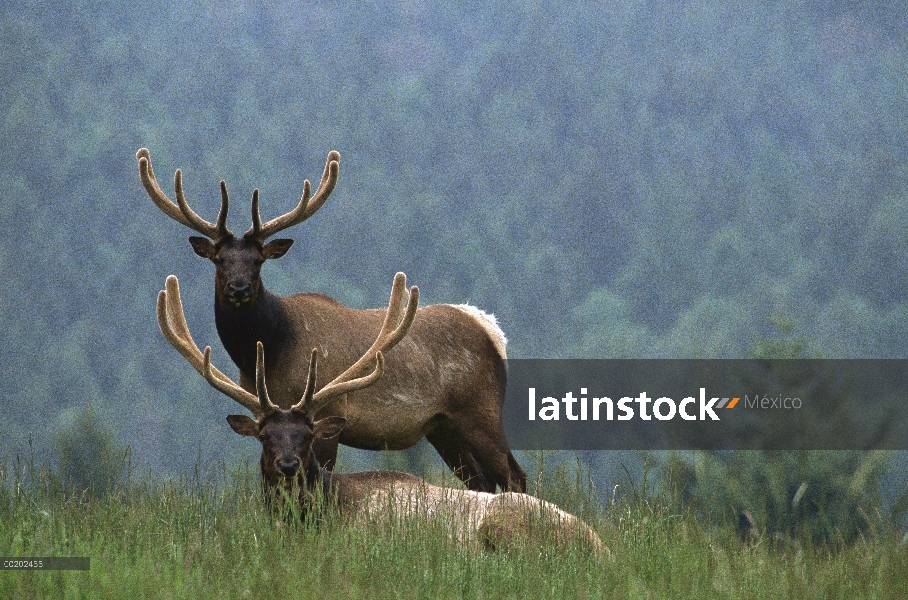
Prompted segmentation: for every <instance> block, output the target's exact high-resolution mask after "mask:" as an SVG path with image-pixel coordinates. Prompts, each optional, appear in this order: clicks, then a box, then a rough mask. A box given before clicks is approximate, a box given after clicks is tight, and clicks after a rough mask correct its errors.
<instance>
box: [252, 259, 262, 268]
mask: <svg viewBox="0 0 908 600" xmlns="http://www.w3.org/2000/svg"><path fill="white" fill-rule="evenodd" d="M252 264H254V265H255V266H257V267H261V266H262V265H263V264H265V259H264V258H254V259H253V260H252Z"/></svg>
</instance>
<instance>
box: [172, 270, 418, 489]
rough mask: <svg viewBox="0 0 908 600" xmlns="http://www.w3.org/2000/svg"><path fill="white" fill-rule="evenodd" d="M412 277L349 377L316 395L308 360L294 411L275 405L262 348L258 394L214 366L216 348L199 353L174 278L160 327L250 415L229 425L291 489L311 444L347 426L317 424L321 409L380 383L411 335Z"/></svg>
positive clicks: (340, 421)
mask: <svg viewBox="0 0 908 600" xmlns="http://www.w3.org/2000/svg"><path fill="white" fill-rule="evenodd" d="M406 285H407V277H406V275H404V274H403V273H398V274H397V275H395V277H394V284H393V285H392V287H391V299H390V300H389V302H388V311H387V313H386V314H385V319H384V322H383V323H382V327H381V330H380V331H379V334H378V336H377V337H376V339H375V341H374V342H373V343H372V346H371V347H370V348H369V349H368V350H367V351H366V353H365V354H363V355H362V357H360V359H359V360H357V361H356V362H355V363H354V364H353V365H351V366H350V367H349V368H348V369H347V370H346V371H344V372H343V373H341V374H340V375H338V376H337V377H336V378H335V379H334V380H333V381H331V382H330V383H328V384H327V385H325V386H324V387H322V388H321V389H320V390H319V391H318V392H316V391H315V380H316V370H317V351H316V350H315V349H313V351H312V355H311V357H310V360H309V375H308V378H307V380H306V388H305V393H304V394H303V397H302V398H301V399H300V401H299V402H297V403H296V404H294V405H293V406H291V407H290V408H289V409H282V408H280V407H278V406H276V405H275V404H274V403H273V402H271V400H270V398H269V397H268V390H267V387H266V385H265V351H264V347H263V346H262V343H261V342H258V343H257V346H256V347H257V354H256V378H255V379H256V393H255V394H253V393H251V392H248V391H246V390H245V389H243V388H242V387H240V386H239V385H237V384H236V383H234V382H233V381H231V380H230V378H229V377H227V376H226V375H224V374H223V373H222V372H220V371H219V370H218V369H216V368H215V367H214V366H213V365H212V364H211V346H206V347H205V351H204V352H202V351H200V350H199V347H198V346H197V345H196V343H195V341H193V339H192V335H190V333H189V327H188V325H187V324H186V317H185V315H184V313H183V304H182V301H181V299H180V288H179V281H178V280H177V278H176V277H175V276H173V275H171V276H170V277H168V278H167V282H166V285H165V289H164V290H162V291H161V292H160V293H159V294H158V304H157V314H158V324H159V325H160V327H161V332H162V333H163V334H164V337H165V338H167V341H169V342H170V344H171V345H172V346H173V347H174V348H176V350H177V351H178V352H179V353H180V354H182V355H183V357H184V358H186V360H187V361H188V362H189V364H190V365H192V366H193V368H195V370H196V371H198V372H199V373H200V374H202V375H203V376H204V377H205V379H206V380H207V381H208V383H209V384H211V386H212V387H214V388H215V389H217V390H218V391H220V392H222V393H224V394H226V395H227V396H229V397H231V398H233V399H234V400H236V401H237V402H238V403H239V404H240V405H242V406H243V407H245V408H246V409H247V410H249V411H250V412H251V413H252V414H253V415H254V418H251V417H248V416H245V415H230V416H228V417H227V422H228V423H229V424H230V426H231V427H232V428H233V430H234V431H235V432H237V433H238V434H240V435H244V436H250V437H256V438H257V439H258V440H259V441H260V442H261V444H262V459H261V467H262V475H263V476H264V478H265V480H266V481H267V482H268V484H269V485H289V483H290V482H292V481H293V480H294V479H296V478H297V477H298V476H299V475H300V469H306V468H307V467H308V466H309V465H310V463H311V461H313V458H312V456H311V448H312V442H313V441H314V440H315V439H316V438H325V439H327V438H332V437H334V436H336V435H338V434H339V433H340V432H341V430H342V429H343V428H344V425H345V424H346V420H345V419H344V418H343V417H339V416H330V417H325V418H323V419H320V420H316V419H315V416H316V415H317V413H318V411H319V409H320V408H322V407H323V406H324V405H325V404H326V403H327V402H328V401H329V400H331V399H332V398H335V397H337V396H340V395H342V394H346V393H349V392H353V391H356V390H360V389H363V388H365V387H368V386H370V385H372V384H373V383H375V382H376V381H378V380H379V378H381V376H382V373H383V372H384V358H383V356H384V355H383V353H384V352H388V351H389V350H391V349H392V348H393V347H394V346H396V345H397V343H398V342H400V340H402V339H403V337H404V336H405V335H406V334H407V331H408V330H409V329H410V325H412V323H413V319H414V318H415V317H416V308H417V307H418V305H419V288H417V287H416V286H413V287H412V288H411V289H410V291H409V293H408V292H407V289H406ZM373 362H374V364H375V366H374V368H373V370H372V371H371V373H369V374H367V375H365V376H360V377H357V375H358V374H360V373H362V372H363V371H364V370H365V369H366V368H367V367H368V366H369V365H371V364H373Z"/></svg>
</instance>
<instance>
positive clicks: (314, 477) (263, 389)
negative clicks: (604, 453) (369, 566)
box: [158, 277, 602, 553]
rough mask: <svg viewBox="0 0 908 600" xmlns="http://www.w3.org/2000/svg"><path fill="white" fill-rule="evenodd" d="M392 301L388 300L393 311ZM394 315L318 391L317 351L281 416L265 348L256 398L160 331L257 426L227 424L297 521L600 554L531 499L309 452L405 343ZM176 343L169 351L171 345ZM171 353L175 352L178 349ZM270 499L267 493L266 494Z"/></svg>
mask: <svg viewBox="0 0 908 600" xmlns="http://www.w3.org/2000/svg"><path fill="white" fill-rule="evenodd" d="M393 300H394V295H393V294H392V303H393ZM162 312H165V313H169V314H163V319H164V322H165V326H166V327H168V328H171V327H175V328H181V327H183V325H184V323H185V322H184V321H183V319H182V315H181V309H180V307H179V293H178V288H177V287H176V278H173V277H171V278H168V290H166V291H164V292H162V293H161V295H160V300H159V302H158V313H159V316H161V314H162ZM398 317H399V313H396V314H393V315H392V310H391V309H390V308H389V318H387V319H386V320H385V326H384V327H383V328H382V332H381V333H380V334H379V336H378V338H377V339H376V340H375V342H374V343H373V345H372V347H371V348H370V349H369V350H368V351H367V352H366V353H365V354H364V355H363V356H362V357H360V359H359V360H358V361H357V362H356V363H355V364H354V365H353V366H352V367H350V368H349V369H347V370H346V371H344V373H342V374H341V375H339V376H338V377H337V378H335V379H334V380H333V381H331V382H330V383H328V384H327V385H325V386H324V387H322V388H321V389H320V390H318V391H317V392H316V391H315V387H316V377H317V376H316V372H317V366H318V355H319V352H318V350H317V349H313V351H312V353H311V355H310V360H309V369H308V374H307V377H306V387H305V390H304V392H303V395H302V398H301V399H300V400H299V401H298V402H297V403H295V404H293V405H292V406H290V407H289V408H286V409H283V408H280V407H278V406H277V405H276V404H274V402H272V401H271V399H270V397H269V393H268V388H267V385H266V381H265V358H264V354H265V352H264V347H263V346H262V344H261V343H259V344H257V347H256V376H255V386H256V393H255V394H252V393H250V392H248V391H246V390H245V389H243V388H242V387H240V386H239V385H237V384H236V383H234V382H232V381H230V380H229V379H228V378H227V377H225V376H224V375H223V374H222V373H221V372H220V371H218V370H217V369H215V368H214V367H213V366H212V364H211V347H206V348H205V351H204V352H201V351H199V350H198V347H196V346H195V344H194V342H192V341H191V336H190V335H189V332H188V329H186V330H183V331H182V332H181V333H177V332H176V331H173V330H172V329H171V331H169V332H165V335H167V336H168V339H170V340H173V339H176V340H178V343H179V344H180V346H178V349H180V352H181V354H183V355H184V356H186V355H187V353H186V352H185V348H186V346H187V345H188V346H191V347H192V349H193V351H192V357H193V358H192V359H191V360H190V362H192V363H193V367H196V368H197V369H198V362H199V361H201V369H200V371H201V373H202V374H203V375H204V377H205V379H206V380H207V381H208V382H209V383H210V384H211V385H212V386H213V387H214V388H215V389H217V390H219V391H220V392H222V393H224V394H226V395H227V396H229V397H231V398H233V399H234V400H236V401H237V402H238V403H240V404H241V405H242V406H244V407H245V408H247V409H248V410H250V412H252V414H253V415H254V416H255V418H250V417H248V416H246V415H230V416H228V417H227V421H228V422H229V424H230V427H231V428H233V430H234V431H235V432H236V433H238V434H240V435H243V436H249V437H254V438H256V439H258V440H259V442H260V443H261V444H262V459H261V468H262V477H263V480H264V482H265V485H266V488H277V487H280V488H283V489H284V490H286V491H288V492H290V493H293V491H294V489H296V490H297V492H298V495H297V497H296V501H298V502H299V507H300V508H301V511H302V513H303V514H305V513H307V512H308V511H310V510H313V509H315V510H318V509H319V508H320V507H321V508H324V506H325V503H324V502H322V503H319V502H318V501H314V500H315V499H317V498H322V499H325V500H327V505H328V506H334V507H336V508H337V509H339V511H340V513H341V514H342V515H343V516H344V517H345V518H352V519H355V520H358V521H360V522H362V523H366V524H375V523H388V522H395V521H400V520H403V519H407V518H411V517H416V518H427V519H441V523H442V524H443V525H444V526H445V528H446V530H447V531H448V532H449V534H450V535H451V536H452V537H453V538H454V539H456V540H457V541H458V542H460V543H463V544H465V545H467V546H468V547H473V548H480V547H485V548H490V549H498V548H505V549H507V548H510V547H513V546H514V545H517V544H524V545H526V544H534V543H537V542H539V541H540V540H541V539H551V540H552V541H554V542H555V543H558V544H577V545H579V546H580V547H582V548H584V549H586V550H587V551H591V552H594V553H599V552H600V551H602V542H601V540H600V539H599V536H598V535H596V533H595V532H594V531H593V530H592V529H590V527H589V526H588V525H587V524H586V523H584V522H583V521H581V520H580V519H578V518H577V517H575V516H574V515H572V514H570V513H567V512H565V511H563V510H561V509H560V508H558V507H557V506H555V505H554V504H551V503H548V502H545V501H544V500H540V499H538V498H535V497H533V496H529V495H527V494H522V493H516V492H507V493H502V494H490V493H487V492H477V491H472V490H460V489H453V488H446V487H440V486H436V485H432V484H430V483H428V482H426V481H425V480H423V479H420V478H418V477H415V476H413V475H410V474H407V473H401V472H398V471H363V472H359V473H333V472H331V471H328V470H326V469H324V468H322V467H321V465H320V464H319V463H318V460H317V459H316V457H315V454H314V452H313V451H312V444H313V441H314V440H316V439H331V438H334V437H336V436H337V435H338V434H340V433H341V432H342V431H343V429H344V427H345V425H346V424H347V420H346V419H344V418H343V417H340V416H327V417H323V418H319V419H316V415H317V414H318V413H319V411H320V409H321V408H322V407H324V406H325V405H326V404H327V403H328V402H330V401H331V400H332V399H333V398H335V397H337V396H339V395H343V394H346V393H351V392H353V391H360V390H364V389H365V388H367V387H369V386H373V385H376V382H378V381H379V380H380V379H381V378H382V375H383V374H384V373H385V370H386V368H385V360H384V356H383V354H382V348H385V349H387V348H388V347H390V346H393V343H391V344H389V343H388V340H389V339H390V340H392V341H393V338H398V339H399V337H400V336H403V335H406V329H407V327H408V326H409V323H408V322H407V316H404V317H403V318H402V319H400V323H399V325H397V326H396V327H395V323H396V322H397V321H398ZM172 343H173V342H172ZM175 345H176V344H175ZM372 364H374V365H375V366H374V368H373V369H372V372H371V373H369V374H367V375H364V376H362V377H355V375H356V374H357V373H359V372H361V370H362V369H361V367H363V366H366V365H368V366H371V365H372ZM266 499H270V494H266Z"/></svg>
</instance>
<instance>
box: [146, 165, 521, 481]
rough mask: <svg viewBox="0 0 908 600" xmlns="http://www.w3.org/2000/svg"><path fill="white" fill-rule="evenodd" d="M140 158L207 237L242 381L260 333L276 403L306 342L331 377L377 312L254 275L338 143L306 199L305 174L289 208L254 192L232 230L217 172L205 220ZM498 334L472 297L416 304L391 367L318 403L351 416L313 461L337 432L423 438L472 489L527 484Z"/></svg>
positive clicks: (170, 212) (203, 251) (220, 321)
mask: <svg viewBox="0 0 908 600" xmlns="http://www.w3.org/2000/svg"><path fill="white" fill-rule="evenodd" d="M136 158H137V160H138V164H139V175H140V178H141V180H142V185H143V186H144V187H145V190H146V191H147V192H148V195H149V196H150V197H151V199H152V200H153V201H154V203H155V204H156V205H157V206H158V207H159V208H160V209H161V210H162V211H163V212H164V213H165V214H166V215H167V216H169V217H171V218H172V219H174V220H175V221H177V222H179V223H182V224H183V225H186V226H187V227H189V228H191V229H194V230H195V231H197V232H199V233H201V234H203V235H204V236H205V237H191V238H189V240H190V243H191V244H192V247H193V249H194V250H195V252H196V254H198V255H199V256H202V257H204V258H208V259H210V260H211V261H212V262H213V263H214V264H215V303H214V304H215V308H214V311H215V323H216V325H217V330H218V335H219V336H220V338H221V342H222V343H223V345H224V348H225V349H226V350H227V353H228V354H229V355H230V358H231V359H233V362H234V363H235V364H236V365H237V366H238V367H239V369H240V381H239V383H240V386H241V387H242V388H243V389H245V390H247V391H252V390H254V389H255V386H254V379H255V363H256V343H257V342H259V341H261V342H262V343H263V345H264V347H265V350H266V355H267V357H268V358H267V361H266V366H267V368H268V373H269V374H270V375H271V383H272V385H271V390H270V393H271V398H272V399H273V401H274V402H275V404H277V405H278V406H280V407H283V408H287V407H289V406H291V405H293V404H294V403H295V402H296V401H297V399H298V398H300V397H301V396H302V394H303V391H304V389H305V385H306V380H305V365H306V363H307V362H308V355H309V350H310V349H312V348H318V351H319V353H320V355H321V360H322V369H323V372H325V373H326V375H327V376H329V377H334V376H336V375H337V374H338V373H340V372H341V371H342V370H343V366H344V365H347V364H352V363H353V361H355V360H356V358H357V357H358V356H360V355H362V353H363V352H364V350H365V349H366V348H367V347H368V346H369V343H370V340H371V339H372V336H373V334H374V332H375V331H377V330H378V328H379V325H380V323H381V321H382V319H383V316H384V311H382V310H354V309H350V308H347V307H346V306H343V305H342V304H340V303H338V302H336V301H335V300H333V299H331V298H329V297H327V296H325V295H322V294H316V293H302V294H294V295H291V296H286V297H281V296H277V295H275V294H272V293H271V292H269V291H268V290H267V289H265V286H264V285H263V284H262V281H261V276H260V273H261V267H262V264H263V263H264V262H265V261H266V260H268V259H274V258H280V257H281V256H283V255H284V254H285V253H286V252H287V251H288V250H289V249H290V246H291V245H292V244H293V240H289V239H275V240H271V241H270V242H266V240H267V239H268V238H269V237H271V236H273V235H274V234H276V233H278V232H280V231H282V230H284V229H287V228H288V227H291V226H293V225H296V224H298V223H301V222H303V221H305V220H306V219H308V218H309V217H311V216H312V215H313V214H314V213H315V212H316V211H317V210H318V209H319V208H320V207H321V206H322V205H323V204H324V203H325V201H326V200H327V199H328V196H329V194H330V193H331V191H332V190H333V189H334V186H335V184H336V182H337V175H338V169H339V166H338V165H339V160H340V155H339V154H338V153H337V152H333V151H332V152H331V153H329V154H328V159H327V161H326V164H325V169H324V172H323V174H322V179H321V182H320V184H319V186H318V189H317V190H316V192H315V194H314V195H313V196H312V197H311V198H310V184H309V181H308V180H307V181H306V182H305V183H304V185H303V194H302V198H301V199H300V201H299V204H297V206H296V208H294V209H293V210H292V211H290V212H289V213H287V214H284V215H282V216H280V217H277V218H275V219H272V220H270V221H267V222H265V223H263V222H262V220H261V217H260V215H259V206H258V204H259V202H258V190H254V191H253V193H252V226H251V227H250V228H249V229H248V230H247V231H246V232H245V233H244V234H243V235H242V236H240V237H236V236H234V235H233V233H232V232H231V231H230V230H229V229H228V228H227V210H228V206H229V200H228V196H227V187H226V185H225V183H224V182H223V181H221V208H220V212H219V214H218V217H217V221H216V222H215V223H210V222H208V221H205V220H204V219H202V218H201V217H199V216H198V215H197V214H196V213H195V212H194V211H193V210H192V209H191V208H190V207H189V205H188V203H187V202H186V199H185V196H184V193H183V184H182V175H181V172H180V171H179V170H177V171H176V174H175V176H174V189H175V192H176V199H177V202H176V203H174V202H173V201H171V200H170V199H169V198H168V197H167V196H166V195H165V194H164V192H163V191H162V190H161V187H160V186H159V185H158V183H157V179H156V177H155V175H154V171H153V169H152V166H151V161H150V156H149V152H148V150H147V149H145V148H142V149H141V150H139V151H138V153H137V154H136ZM506 343H507V340H506V339H505V336H504V333H503V332H502V331H501V329H500V328H499V327H498V325H497V323H496V321H495V318H494V317H493V316H492V315H488V314H486V313H484V312H483V311H481V310H479V309H477V308H475V307H472V306H468V305H451V304H436V305H433V306H427V307H424V308H421V309H419V312H418V318H417V319H416V322H415V324H414V325H413V330H412V332H411V333H410V335H409V336H408V337H407V339H406V340H405V341H404V342H403V343H401V344H400V345H399V346H398V348H397V349H396V350H395V351H394V352H393V353H391V354H390V355H388V356H387V360H388V362H389V367H390V370H391V372H392V373H394V375H393V376H392V377H389V378H387V379H385V380H383V381H382V382H381V383H379V384H378V385H376V386H374V387H373V388H371V389H370V390H368V391H365V392H362V393H359V394H355V395H352V396H351V397H350V398H348V399H347V400H346V402H342V399H339V400H336V401H335V402H333V403H328V404H327V405H325V407H324V408H323V414H324V415H326V416H328V415H341V414H343V415H344V416H345V418H346V419H347V426H346V427H345V428H344V429H343V431H342V432H341V434H340V436H339V438H331V439H327V440H322V439H319V440H317V442H316V444H315V447H314V448H315V450H314V451H315V454H316V456H317V458H318V460H319V462H320V463H321V464H322V465H324V466H325V467H327V468H328V469H331V468H333V464H334V460H335V458H336V456H337V444H338V441H339V442H340V443H342V444H345V445H348V446H353V447H355V448H362V449H366V450H385V449H389V450H402V449H404V448H409V447H411V446H413V445H414V444H416V443H417V442H418V441H419V440H420V439H421V438H423V437H425V438H426V439H427V440H428V441H429V443H431V444H432V446H434V447H435V449H436V450H437V451H438V453H439V454H440V455H441V457H442V459H443V460H444V461H445V463H446V464H447V465H448V466H449V467H450V468H451V469H452V470H453V471H454V472H455V473H456V474H457V476H458V477H460V478H461V479H462V480H463V481H464V482H465V483H466V485H467V486H468V487H469V488H470V489H474V490H481V491H488V492H494V491H495V487H496V485H498V486H500V487H501V488H502V490H509V489H513V490H520V491H526V474H525V473H524V471H523V469H521V467H520V465H519V464H518V463H517V461H516V460H515V459H514V456H513V455H512V454H511V451H510V448H509V446H508V442H507V438H506V436H505V432H504V425H503V423H502V401H503V398H504V394H503V390H504V386H505V384H506V380H507V369H506V365H505V360H506V354H505V345H506ZM430 373H431V374H432V376H428V374H430ZM342 404H343V408H342Z"/></svg>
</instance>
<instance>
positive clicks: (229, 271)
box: [136, 148, 340, 308]
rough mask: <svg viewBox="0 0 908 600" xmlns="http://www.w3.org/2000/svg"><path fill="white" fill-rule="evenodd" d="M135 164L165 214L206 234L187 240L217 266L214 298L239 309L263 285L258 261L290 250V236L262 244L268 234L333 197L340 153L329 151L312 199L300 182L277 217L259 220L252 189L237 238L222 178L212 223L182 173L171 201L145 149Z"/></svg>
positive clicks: (306, 215) (299, 220) (305, 216)
mask: <svg viewBox="0 0 908 600" xmlns="http://www.w3.org/2000/svg"><path fill="white" fill-rule="evenodd" d="M136 160H137V161H138V163H139V177H140V178H141V180H142V185H143V186H144V187H145V191H146V192H148V196H149V197H150V198H151V200H152V201H153V202H154V203H155V204H156V205H157V206H158V208H160V209H161V210H162V211H163V212H164V214H166V215H167V216H168V217H170V218H172V219H173V220H175V221H177V222H178V223H182V224H183V225H185V226H187V227H189V228H190V229H193V230H195V231H197V232H199V233H201V234H202V235H203V236H205V237H198V236H193V237H190V238H189V243H190V244H191V245H192V249H193V250H194V251H195V253H196V254H198V255H199V256H201V257H202V258H207V259H209V260H211V262H213V263H214V265H215V290H216V294H217V298H218V301H219V302H220V303H221V304H222V305H225V306H233V307H235V308H239V307H241V306H243V305H246V304H250V305H251V304H254V303H255V300H256V299H257V298H258V294H259V291H260V289H261V279H260V273H261V268H262V264H263V263H264V262H265V261H266V260H268V259H270V258H280V257H282V256H284V254H286V253H287V251H288V250H290V246H292V245H293V240H290V239H275V240H272V241H270V242H267V243H266V240H267V239H268V238H269V237H271V236H272V235H274V234H276V233H278V232H279V231H282V230H284V229H287V228H288V227H292V226H293V225H296V224H297V223H302V222H303V221H305V220H306V219H308V218H309V217H311V216H312V215H314V214H315V212H316V211H317V210H318V209H319V208H321V206H322V205H323V204H324V203H325V201H326V200H327V199H328V196H329V195H331V192H332V191H333V190H334V186H335V185H336V184H337V175H338V170H339V168H340V167H339V161H340V154H339V153H337V152H336V151H333V150H332V151H331V152H329V153H328V159H327V161H326V162H325V170H324V172H323V173H322V179H321V182H320V183H319V186H318V190H316V192H315V195H314V196H312V197H311V198H310V196H309V194H310V184H309V180H308V179H307V180H306V181H305V182H304V184H303V195H302V197H301V198H300V201H299V203H298V204H297V206H296V208H294V209H293V210H292V211H290V212H288V213H287V214H284V215H282V216H280V217H277V218H275V219H272V220H270V221H268V222H266V223H264V224H263V223H262V219H261V216H260V215H259V191H258V189H255V190H253V191H252V226H251V227H250V228H249V229H248V230H247V231H246V232H245V233H244V234H243V235H242V236H241V237H236V236H234V235H233V232H231V231H230V230H229V229H228V228H227V211H228V208H229V204H230V201H229V198H228V195H227V184H226V183H225V182H224V181H221V209H220V212H219V213H218V218H217V221H216V222H215V223H210V222H208V221H206V220H205V219H203V218H201V217H200V216H199V215H198V214H196V213H195V211H194V210H192V208H190V207H189V204H188V203H187V202H186V197H185V196H184V194H183V174H182V171H180V169H177V171H176V173H175V174H174V178H173V187H174V190H175V192H176V197H177V201H176V203H174V202H173V201H172V200H170V198H168V197H167V195H166V194H164V192H163V191H162V190H161V186H160V185H158V180H157V178H156V177H155V174H154V169H152V166H151V155H150V153H149V151H148V149H147V148H142V149H140V150H139V151H138V152H137V153H136Z"/></svg>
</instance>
